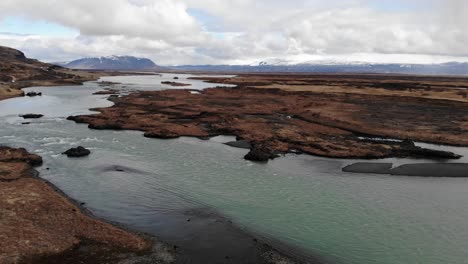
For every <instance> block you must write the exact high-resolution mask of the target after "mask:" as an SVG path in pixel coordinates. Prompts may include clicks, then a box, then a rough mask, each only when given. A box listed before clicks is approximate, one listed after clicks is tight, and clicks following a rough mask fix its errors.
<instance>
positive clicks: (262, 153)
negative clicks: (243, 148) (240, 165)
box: [244, 148, 278, 162]
mask: <svg viewBox="0 0 468 264" xmlns="http://www.w3.org/2000/svg"><path fill="white" fill-rule="evenodd" d="M277 157H278V155H276V154H273V153H272V152H271V150H267V149H262V148H253V149H251V150H250V152H249V153H247V155H245V156H244V159H246V160H250V161H256V162H268V161H269V160H271V159H275V158H277Z"/></svg>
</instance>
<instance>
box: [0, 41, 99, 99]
mask: <svg viewBox="0 0 468 264" xmlns="http://www.w3.org/2000/svg"><path fill="white" fill-rule="evenodd" d="M0 58H1V60H0V69H1V70H0V100H3V99H8V98H12V97H18V96H23V95H24V93H23V91H21V90H20V89H21V88H25V87H32V86H54V85H80V84H82V83H83V82H85V81H90V80H95V79H97V78H98V77H100V76H102V75H106V74H105V73H102V72H100V73H96V72H94V73H91V72H83V71H72V70H70V69H66V68H62V67H60V66H56V65H52V64H48V63H43V62H40V61H38V60H34V59H29V58H26V57H25V56H24V54H23V53H22V52H21V51H19V50H15V49H11V48H7V47H2V46H0ZM40 95H41V93H35V92H31V93H29V95H28V96H40Z"/></svg>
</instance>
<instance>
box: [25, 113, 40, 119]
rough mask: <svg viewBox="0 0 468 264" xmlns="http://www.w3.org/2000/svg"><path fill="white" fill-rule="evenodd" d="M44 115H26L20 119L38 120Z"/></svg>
mask: <svg viewBox="0 0 468 264" xmlns="http://www.w3.org/2000/svg"><path fill="white" fill-rule="evenodd" d="M43 116H44V115H41V114H25V115H20V117H22V118H24V119H38V118H41V117H43Z"/></svg>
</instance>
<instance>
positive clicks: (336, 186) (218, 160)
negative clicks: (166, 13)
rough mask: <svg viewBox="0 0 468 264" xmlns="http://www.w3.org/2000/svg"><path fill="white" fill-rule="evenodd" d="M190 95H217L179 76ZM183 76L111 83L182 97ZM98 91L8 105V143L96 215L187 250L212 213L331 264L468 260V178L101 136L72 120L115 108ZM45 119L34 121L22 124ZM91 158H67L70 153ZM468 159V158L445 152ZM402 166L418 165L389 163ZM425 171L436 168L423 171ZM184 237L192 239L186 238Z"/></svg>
mask: <svg viewBox="0 0 468 264" xmlns="http://www.w3.org/2000/svg"><path fill="white" fill-rule="evenodd" d="M177 76H178V77H179V78H180V80H178V81H180V82H184V83H191V84H192V85H193V86H192V87H189V88H191V89H204V88H207V87H212V86H216V85H213V84H207V83H203V82H202V81H198V80H188V79H187V78H188V77H190V75H182V74H178V75H177ZM173 77H174V75H171V74H163V75H162V76H126V77H105V78H102V80H105V81H112V82H119V83H121V84H118V85H114V87H113V88H114V89H117V90H125V91H131V90H134V89H137V90H140V89H141V90H161V89H174V88H171V87H169V86H165V85H161V84H160V83H161V81H166V80H172V79H173ZM100 90H102V87H99V85H98V84H97V83H96V82H88V83H85V84H84V85H83V86H73V87H71V86H70V87H66V86H61V87H32V88H28V89H25V91H26V92H27V91H36V92H42V93H43V96H42V97H34V98H29V97H22V98H13V99H9V100H4V101H0V124H1V125H0V144H6V145H9V146H13V147H24V148H27V149H28V150H29V151H31V152H33V153H37V154H39V155H41V156H42V157H43V159H44V165H43V166H42V167H40V168H38V170H39V171H40V173H41V177H43V178H44V179H46V180H48V181H50V182H52V183H53V184H55V185H56V186H58V187H59V188H60V189H61V190H63V191H64V192H65V193H66V194H67V195H69V196H70V197H72V198H74V199H76V200H78V201H81V202H83V203H85V207H87V208H88V209H89V210H91V211H92V212H93V213H94V214H95V215H96V216H98V217H100V218H104V219H107V220H110V221H114V222H118V223H122V224H124V225H126V226H128V227H130V228H132V229H135V230H138V231H143V232H148V233H151V234H154V235H156V236H158V237H159V238H161V239H162V240H164V241H170V242H171V243H178V242H181V241H186V240H190V239H196V238H194V236H195V235H196V227H193V226H192V227H190V225H191V224H192V225H196V223H186V221H187V218H188V217H190V216H187V212H188V211H190V210H195V209H198V208H211V209H213V210H215V211H217V212H219V213H221V214H222V215H224V216H226V217H227V218H228V219H230V220H232V221H233V222H234V223H235V224H236V225H238V226H240V227H241V228H242V229H245V230H248V231H249V232H254V233H256V234H259V235H261V236H263V237H264V238H265V239H267V240H268V239H271V240H272V241H273V240H274V241H281V242H283V243H285V244H287V245H290V246H292V247H294V248H298V249H300V250H301V251H303V252H305V253H307V254H310V255H315V256H320V257H321V258H322V259H324V260H325V261H326V262H327V263H333V264H375V263H379V264H398V263H401V264H416V263H424V264H462V263H467V259H468V250H467V248H468V221H467V219H468V202H467V201H468V179H453V178H422V177H396V176H387V175H373V174H350V173H344V172H342V171H341V168H342V167H344V166H346V165H349V164H351V163H354V162H357V160H340V159H327V158H319V157H312V156H308V155H286V156H285V157H281V158H278V159H276V160H274V161H271V162H269V163H268V164H257V163H252V162H249V161H246V160H244V159H243V158H242V157H243V156H244V155H245V154H246V153H247V150H243V149H236V148H232V147H228V146H226V145H224V144H223V143H224V142H227V141H230V140H232V138H230V137H216V138H213V139H211V140H200V139H196V138H180V139H176V140H156V139H147V138H144V137H143V136H141V134H142V133H141V132H137V131H102V130H101V131H98V130H90V129H88V128H87V126H86V125H83V124H75V123H74V122H71V121H67V120H66V117H67V116H69V115H77V114H87V113H90V111H89V110H88V109H89V108H93V107H106V106H111V105H112V103H111V102H109V101H107V100H106V98H107V96H104V95H92V93H94V92H96V91H100ZM26 113H38V114H44V115H45V116H44V118H41V119H38V120H32V121H31V124H22V123H23V122H25V120H23V119H22V118H20V117H19V116H18V115H20V114H26ZM79 145H81V146H84V147H87V148H89V149H91V151H92V154H91V156H89V157H87V158H83V159H69V158H67V157H66V156H64V155H61V153H62V152H63V151H65V150H67V149H69V148H70V147H76V146H79ZM439 148H442V149H447V150H450V151H453V152H456V153H458V154H462V155H465V157H464V158H463V159H462V160H461V162H468V159H467V157H468V148H456V147H446V146H441V147H439ZM383 161H384V162H386V161H390V162H394V163H396V164H405V163H414V162H415V161H414V160H411V159H385V160H383ZM417 162H432V161H428V160H424V161H421V160H418V161H417ZM181 226H184V228H181Z"/></svg>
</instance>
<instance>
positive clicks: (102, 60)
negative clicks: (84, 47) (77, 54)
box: [62, 56, 159, 70]
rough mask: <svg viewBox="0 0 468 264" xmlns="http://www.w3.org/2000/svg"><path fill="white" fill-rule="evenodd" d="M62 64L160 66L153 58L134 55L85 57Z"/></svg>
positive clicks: (75, 66) (115, 67)
mask: <svg viewBox="0 0 468 264" xmlns="http://www.w3.org/2000/svg"><path fill="white" fill-rule="evenodd" d="M62 66H64V67H67V68H71V69H83V70H153V69H157V68H159V67H158V66H157V65H156V64H155V63H154V62H153V61H152V60H150V59H146V58H137V57H132V56H107V57H96V58H83V59H79V60H75V61H72V62H69V63H66V64H63V65H62Z"/></svg>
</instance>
